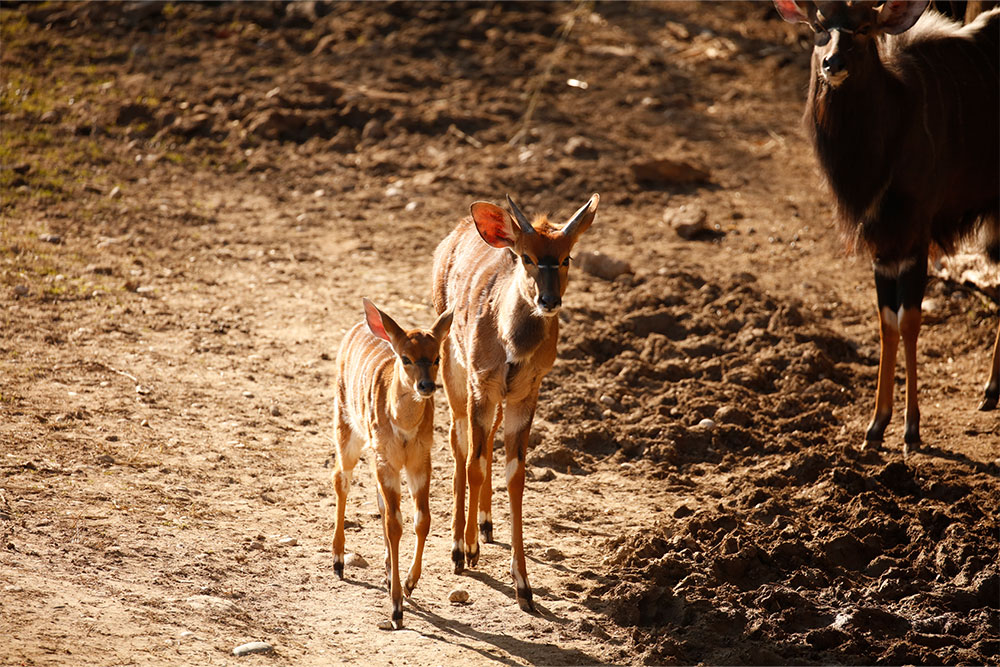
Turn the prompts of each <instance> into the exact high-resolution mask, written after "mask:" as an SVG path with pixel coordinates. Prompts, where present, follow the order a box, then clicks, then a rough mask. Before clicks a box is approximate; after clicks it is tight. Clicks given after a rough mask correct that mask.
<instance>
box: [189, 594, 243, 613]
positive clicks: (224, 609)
mask: <svg viewBox="0 0 1000 667" xmlns="http://www.w3.org/2000/svg"><path fill="white" fill-rule="evenodd" d="M184 601H185V602H186V603H187V604H188V605H189V606H191V607H194V608H195V609H201V610H204V611H208V612H211V613H214V614H222V615H226V616H231V615H233V614H237V613H239V611H240V608H239V607H238V606H236V604H235V603H234V602H232V601H231V600H227V599H225V598H220V597H216V596H214V595H192V596H191V597H189V598H186V599H185V600H184Z"/></svg>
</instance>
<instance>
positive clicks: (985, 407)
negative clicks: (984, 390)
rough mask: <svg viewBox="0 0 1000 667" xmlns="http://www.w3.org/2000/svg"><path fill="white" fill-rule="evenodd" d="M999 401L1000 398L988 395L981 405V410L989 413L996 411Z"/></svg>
mask: <svg viewBox="0 0 1000 667" xmlns="http://www.w3.org/2000/svg"><path fill="white" fill-rule="evenodd" d="M997 401H1000V397H997V396H990V395H989V394H987V395H986V398H984V399H983V402H982V403H980V404H979V409H980V410H982V411H983V412H989V411H990V410H996V407H997Z"/></svg>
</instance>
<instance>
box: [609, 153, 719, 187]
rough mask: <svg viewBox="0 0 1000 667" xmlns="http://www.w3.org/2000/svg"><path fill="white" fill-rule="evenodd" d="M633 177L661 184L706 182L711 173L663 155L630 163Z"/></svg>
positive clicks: (637, 179)
mask: <svg viewBox="0 0 1000 667" xmlns="http://www.w3.org/2000/svg"><path fill="white" fill-rule="evenodd" d="M629 169H631V170H632V177H633V178H634V179H635V180H636V181H638V182H640V183H654V184H660V185H672V184H684V183H705V182H707V181H708V180H709V179H710V178H711V174H709V172H707V171H706V170H704V169H701V168H700V167H696V166H695V165H693V164H691V163H689V162H686V161H684V160H680V159H674V158H669V157H662V158H656V159H646V158H641V159H638V160H634V161H633V162H632V163H631V164H629Z"/></svg>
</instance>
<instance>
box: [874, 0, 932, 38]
mask: <svg viewBox="0 0 1000 667" xmlns="http://www.w3.org/2000/svg"><path fill="white" fill-rule="evenodd" d="M929 3H930V0H915V1H914V2H911V1H910V0H889V1H888V2H886V3H885V4H884V5H882V9H880V10H879V12H878V27H879V30H881V31H882V32H885V33H888V34H890V35H898V34H899V33H901V32H906V31H907V30H909V29H910V28H912V27H913V24H914V23H916V22H917V19H919V18H920V15H921V14H923V13H924V10H925V9H927V5H928V4H929Z"/></svg>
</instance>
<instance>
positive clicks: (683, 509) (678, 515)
mask: <svg viewBox="0 0 1000 667" xmlns="http://www.w3.org/2000/svg"><path fill="white" fill-rule="evenodd" d="M692 514H694V510H693V509H691V508H690V507H688V506H687V505H681V506H680V507H678V508H677V509H675V510H674V518H675V519H683V518H684V517H686V516H691V515H692Z"/></svg>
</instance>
